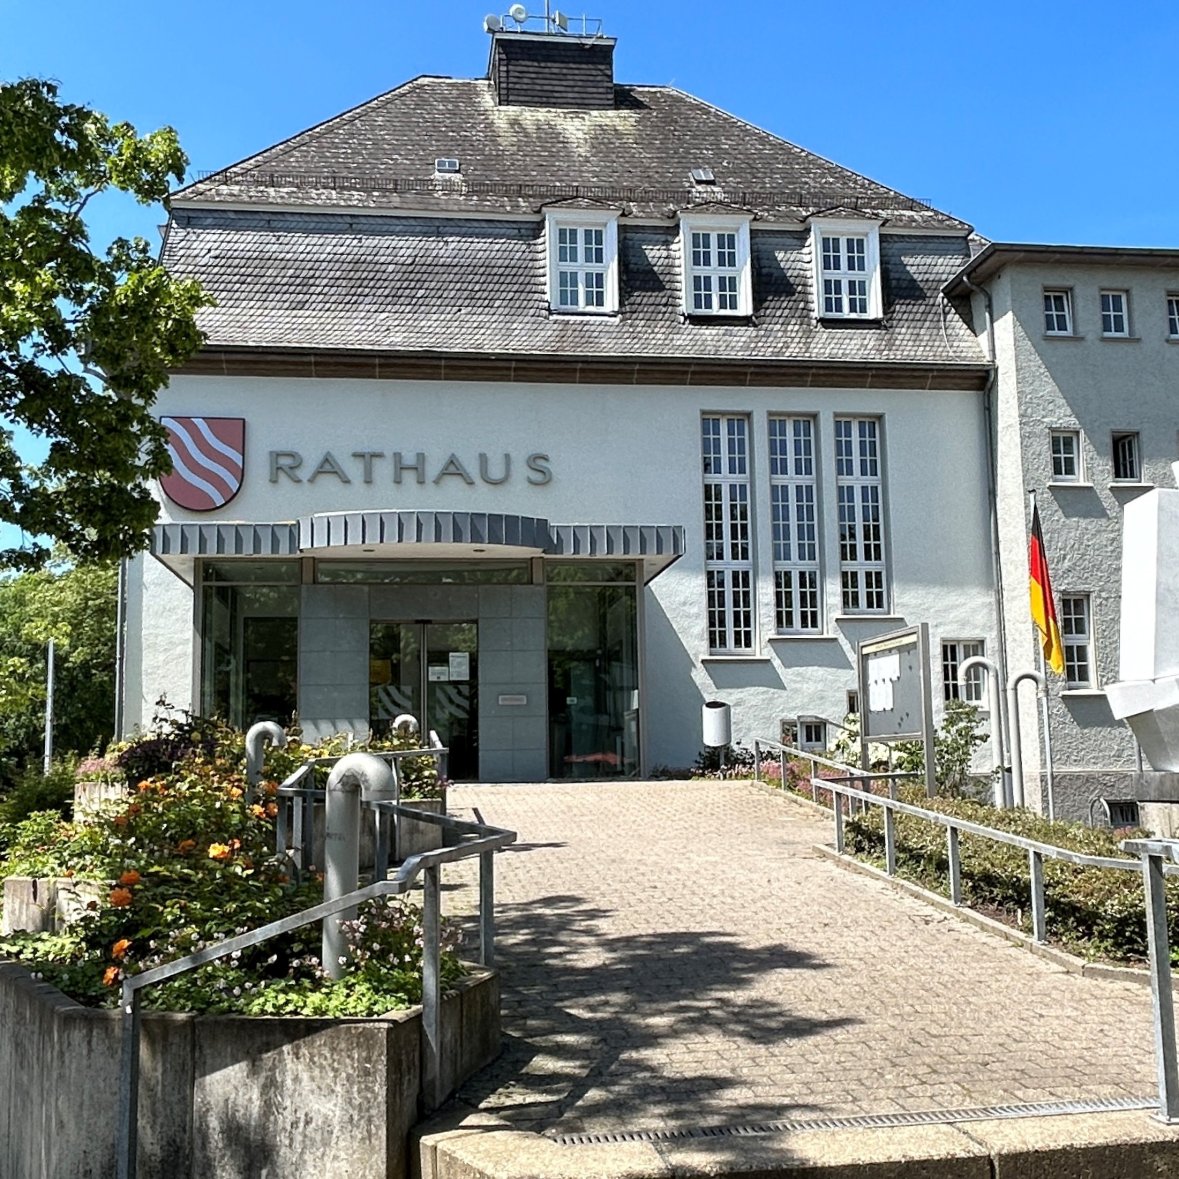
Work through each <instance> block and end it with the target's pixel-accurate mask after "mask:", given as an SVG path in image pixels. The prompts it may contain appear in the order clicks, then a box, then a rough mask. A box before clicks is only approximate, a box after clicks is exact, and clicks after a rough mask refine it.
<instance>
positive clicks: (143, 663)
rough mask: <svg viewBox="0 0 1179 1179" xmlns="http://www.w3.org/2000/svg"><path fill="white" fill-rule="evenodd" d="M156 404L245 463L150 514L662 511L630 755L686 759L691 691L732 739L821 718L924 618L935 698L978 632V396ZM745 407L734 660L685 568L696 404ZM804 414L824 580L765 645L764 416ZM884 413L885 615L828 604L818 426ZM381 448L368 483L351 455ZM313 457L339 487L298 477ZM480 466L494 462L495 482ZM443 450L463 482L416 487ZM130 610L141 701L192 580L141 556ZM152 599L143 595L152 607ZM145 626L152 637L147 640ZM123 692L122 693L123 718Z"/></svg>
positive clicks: (535, 393)
mask: <svg viewBox="0 0 1179 1179" xmlns="http://www.w3.org/2000/svg"><path fill="white" fill-rule="evenodd" d="M159 410H160V412H161V413H170V414H179V415H196V414H200V415H207V416H224V417H244V418H246V420H247V426H246V448H247V459H246V476H245V482H244V486H243V488H242V491H241V492H240V493H239V495H238V496H237V497H236V498H235V499H234V500H233V501H232V502H231V503H230V504H229V505H227V506H226V507H225V508H224V509H222V510H220V511H218V512H215V513H206V514H203V515H196V514H190V513H184V512H181V511H179V510H177V509H176V508H175V507H174V506H172V505H169V504H165V505H164V506H163V508H162V519H165V520H189V521H196V520H203V521H213V520H217V521H231V520H232V521H266V522H272V521H280V520H294V519H297V518H298V517H300V516H304V515H308V514H311V513H315V512H325V511H346V510H359V509H371V510H379V509H401V510H407V509H408V510H452V511H487V512H508V513H516V514H521V515H529V516H538V517H544V518H546V519H548V520H549V521H551V522H553V523H560V524H580V523H593V524H609V523H639V524H682V525H684V527H685V531H686V535H687V551H686V553H685V555H684V557H682V558H681V559H680V560H679V561H678V562H677V563H676V564H674V565H672V566H671V568H670V569H668V570H667V571H665V572H664V573H662V574H661V575H660V576H659V577H657V578H656V579H655V580H654V581H653V582H652V583H651V585H650V587H649V588H648V590H647V591H646V593H645V601H644V605H643V611H642V628H643V648H644V660H645V669H644V670H645V675H644V693H645V694H644V700H643V723H644V726H645V734H646V756H647V766H648V768H651V767H653V766H657V765H661V764H662V765H668V766H673V767H681V766H686V765H690V764H691V762H692V760H693V759H694V757H695V755H696V753H697V752H698V751H699V749H700V745H701V741H700V708H701V704H702V703H703V701H704V700H708V699H723V700H726V701H729V702H730V703H732V705H733V706H734V736H735V737H736V738H738V739H740V740H743V741H745V742H751V741H752V740H753V739H754V738H757V737H771V738H776V737H777V736H778V732H779V723H780V721H781V719H782V718H784V717H788V716H791V717H792V716H798V715H814V716H820V717H826V718H828V719H831V720H836V721H838V720H841V719H842V717H843V715H844V712H845V709H846V693H847V690H848V689H849V688H854V686H855V671H854V644H855V642H856V641H857V640H859V639H862V638H865V637H868V636H870V635H872V634H876V633H880V632H881V631H885V630H892V629H896V628H898V627H901V626H905V625H910V624H913V623H918V622H929V623H930V628H931V649H932V651H933V653H934V659H935V667H934V697H935V702H940V700H941V679H940V659H939V656H940V643H941V640H942V638H955V639H972V638H982V639H984V640H985V641H986V643H987V646H988V649H989V650H993V649H994V645H995V642H996V634H995V625H994V604H993V591H992V583H991V572H990V552H989V541H988V536H989V533H988V515H987V502H986V471H985V451H984V447H983V436H982V418H981V395H980V394H979V393H977V392H966V391H961V392H941V391H923V390H887V389H872V390H864V389H843V390H841V389H754V388H714V387H707V388H672V387H635V386H614V385H603V386H589V385H583V386H559V385H539V384H538V385H531V384H492V383H479V382H469V383H457V382H455V383H441V382H422V383H417V382H408V381H350V380H327V379H321V380H312V379H304V380H297V379H270V378H222V377H176V378H174V379H173V381H172V384H171V385H170V387H169V388H168V389H166V390H164V391H163V393H162V394H161V397H160V402H159ZM703 412H716V413H742V414H748V415H749V417H750V423H751V449H752V471H751V479H752V485H753V496H752V499H753V505H754V525H755V534H756V547H755V570H756V585H757V614H758V623H759V633H758V636H757V640H756V644H755V650H754V652H753V654H752V656H750V657H740V658H727V659H714V658H709V657H708V654H707V629H706V615H705V590H704V571H703V569H704V566H703V547H702V532H703V503H702V490H701V462H700V416H701V414H702V413H703ZM769 414H811V415H815V416H816V418H817V421H818V433H817V452H818V460H819V461H818V472H819V473H818V480H819V494H818V501H819V506H820V512H821V521H820V536H821V544H822V553H823V577H824V589H825V605H826V613H825V626H824V632H823V634H822V635H821V636H816V637H807V638H787V637H775V636H774V635H773V633H772V631H773V618H774V615H773V574H772V564H771V552H772V547H771V533H770V518H769V474H768V444H767V416H768V415H769ZM840 415H873V416H880V417H881V418H882V419H883V443H884V459H885V472H886V488H885V490H886V496H885V504H886V519H887V521H888V528H887V533H886V535H887V541H888V557H889V580H890V584H891V588H892V603H893V608H894V612H893V613H892V614H890V615H889V616H887V617H867V616H861V617H858V618H841V617H839V616H838V615H839V564H838V519H837V510H836V491H835V469H834V438H833V419H834V417H835V416H840ZM272 450H273V451H295V452H298V453H299V454H300V455H301V456H302V459H303V465H302V467H301V468H300V469H299V471H300V474H301V475H302V476H303V477H304V478H303V480H302V481H301V482H298V483H296V482H293V481H292V480H290V479H289V478H287V477H286V476H285V475H282V474H279V475H278V476H277V480H276V481H275V482H271V480H270V478H269V475H270V468H269V462H268V454H269V452H270V451H272ZM364 450H370V451H382V452H383V453H384V455H385V457H384V458H380V459H377V458H374V459H372V460H371V462H372V471H371V481H370V482H367V483H366V482H365V481H364V471H363V466H364V460H363V459H360V458H355V457H353V452H356V451H364ZM329 451H330V452H331V454H332V456H333V458H334V459H335V460H336V462H337V464H338V466H339V468H340V469H342V470H343V471H344V473H345V474H346V475H347V476H348V480H347V481H345V480H344V479H342V478H340V477H339V475H338V474H334V473H329V472H330V471H331V470H332V469H333V468H332V465H331V464H328V466H327V467H326V468H325V470H324V473H322V474H320V475H319V476H318V477H316V478H314V479H310V478H309V477H308V476H310V474H311V473H312V472H313V471H314V469H315V468H316V467H317V466H319V465H320V464H321V463H322V459H323V455H324V454H325V452H329ZM393 452H399V453H401V454H403V455H405V456H406V461H413V457H414V456H415V455H416V454H417V453H418V452H423V453H425V454H426V455H427V472H426V481H425V482H424V483H418V482H417V481H416V478H415V477H414V476H413V475H412V474H409V475H406V476H405V477H403V480H402V482H401V484H400V485H397V484H395V483H394V481H393V477H392V460H391V458H390V457H389V456H390V455H391V454H392V453H393ZM481 453H482V454H486V455H487V456H488V461H489V464H490V468H489V469H490V472H491V473H492V475H493V476H497V477H498V475H500V474H501V473H502V467H503V455H504V454H510V455H511V456H512V470H511V475H510V477H509V478H508V479H507V480H506V481H505V482H503V483H501V484H498V485H492V484H489V483H487V482H485V481H484V480H482V479H481V477H480V474H479V461H480V460H479V455H480V454H481ZM451 454H454V455H456V456H457V457H458V459H459V461H460V462H461V463H462V464H463V466H464V468H465V469H466V470H467V471H468V472H469V473H470V474H471V476H472V478H473V480H474V482H473V484H468V483H467V482H466V481H465V480H464V479H462V478H461V477H459V476H456V475H444V476H442V477H441V478H440V479H438V480H437V481H435V480H436V477H437V475H438V472H439V471H440V470H441V469H442V467H443V466H444V464H445V463H446V461H447V459H448V458H449V456H450V455H451ZM537 454H542V455H545V456H547V466H548V467H549V468H551V471H552V479H551V481H550V482H548V483H544V484H536V483H530V482H529V475H530V474H531V475H532V477H533V478H534V479H535V478H539V476H537V475H536V473H535V472H530V470H529V468H528V466H527V459H528V456H529V455H537ZM144 576H145V580H144V586H145V589H146V596H147V599H148V604H147V605H146V606H143V605H140V606H139V607H137V608H135V609H133V610H131V611H130V612H129V621H130V629H131V631H132V632H134V631H135V630H136V629H137V628H139V627H142V628H143V629H144V630H145V637H144V639H143V640H142V642H141V643H138V644H137V643H135V642H132V643H130V644H129V648H128V655H129V664H130V665H135V664H136V661H137V660H138V665H137V666H134V667H129V684H130V683H131V682H132V680H133V679H134V680H136V682H138V683H139V684H140V687H139V689H138V695H139V699H140V700H141V701H152V700H154V699H155V697H156V696H157V695H159V694H160V693H161V692H163V693H165V694H167V695H168V696H169V698H170V699H173V700H177V701H178V700H182V699H189V700H190V699H191V692H192V683H193V675H194V666H193V648H194V639H193V627H192V614H193V609H192V598H191V592H190V591H189V590H188V589H187V588H186V587H184V586H183V584H182V583H181V582H180V581H179V580H178V579H176V578H175V577H174V576H173V575H172V574H171V573H169V572H168V571H167V570H165V569H164V568H163V567H162V566H160V565H159V563H158V562H156V561H154V560H151V559H149V560H148V561H147V562H146V571H145V575H144ZM153 595H158V603H159V604H151V599H152V598H153ZM147 632H150V633H147ZM134 705H135V701H134V700H131V701H130V702H129V709H128V713H129V720H134V719H135V718H134Z"/></svg>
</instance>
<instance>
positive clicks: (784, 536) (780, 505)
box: [769, 415, 822, 634]
mask: <svg viewBox="0 0 1179 1179" xmlns="http://www.w3.org/2000/svg"><path fill="white" fill-rule="evenodd" d="M769 442H770V525H771V532H772V534H773V538H774V627H775V629H776V630H777V632H778V633H779V634H813V633H815V632H817V631H819V630H820V629H821V628H822V611H821V610H820V608H819V584H820V581H819V524H818V515H817V507H816V498H817V496H816V471H815V463H816V455H815V420H814V418H811V417H779V416H777V415H771V417H770V419H769Z"/></svg>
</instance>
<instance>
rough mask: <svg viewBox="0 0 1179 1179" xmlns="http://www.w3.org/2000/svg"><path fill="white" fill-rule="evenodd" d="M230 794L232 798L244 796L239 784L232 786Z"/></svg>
mask: <svg viewBox="0 0 1179 1179" xmlns="http://www.w3.org/2000/svg"><path fill="white" fill-rule="evenodd" d="M228 794H229V797H230V798H241V796H242V792H241V789H240V787H237V786H230V788H229V791H228Z"/></svg>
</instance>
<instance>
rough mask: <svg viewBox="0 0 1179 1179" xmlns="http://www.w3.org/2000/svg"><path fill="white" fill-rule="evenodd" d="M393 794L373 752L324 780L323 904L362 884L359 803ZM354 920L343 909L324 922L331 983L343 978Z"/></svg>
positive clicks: (342, 764) (343, 761)
mask: <svg viewBox="0 0 1179 1179" xmlns="http://www.w3.org/2000/svg"><path fill="white" fill-rule="evenodd" d="M393 792H394V783H393V771H392V769H391V768H390V767H389V764H388V763H387V762H385V761H382V760H381V759H380V758H379V757H374V756H373V755H372V754H371V753H350V754H348V756H347V757H342V758H340V760H339V761H338V762H336V764H335V766H334V767H333V769H332V772H331V774H330V776H329V777H328V780H327V808H326V815H325V819H324V837H323V899H324V900H325V901H334V900H335V899H336V898H337V897H342V896H344V895H345V893H350V892H354V891H355V890H356V888H357V885H358V884H359V881H360V801H361V798H365V799H382V798H388V797H390V796H391V795H392V794H393ZM355 918H356V910H355V909H347V910H345V911H344V912H342V913H337V914H335V915H334V916H332V917H325V918H324V919H323V943H322V950H321V954H322V957H321V961H322V963H323V969H324V971H325V973H326V974H327V976H328V977H329V978H343V977H344V968H345V966H346V965H347V958H348V944H347V941H346V939H345V937H344V930H343V924H344V922H345V921H353V920H355Z"/></svg>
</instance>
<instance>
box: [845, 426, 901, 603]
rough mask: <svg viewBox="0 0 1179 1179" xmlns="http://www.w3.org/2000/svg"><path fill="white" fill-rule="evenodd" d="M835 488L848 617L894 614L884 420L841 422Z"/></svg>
mask: <svg viewBox="0 0 1179 1179" xmlns="http://www.w3.org/2000/svg"><path fill="white" fill-rule="evenodd" d="M835 484H836V490H837V492H838V495H839V580H840V595H841V607H842V610H843V613H844V614H883V613H885V612H886V611H887V610H888V589H887V585H886V581H885V552H884V475H883V471H882V468H881V461H880V422H879V420H878V419H876V418H836V419H835Z"/></svg>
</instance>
